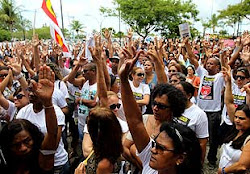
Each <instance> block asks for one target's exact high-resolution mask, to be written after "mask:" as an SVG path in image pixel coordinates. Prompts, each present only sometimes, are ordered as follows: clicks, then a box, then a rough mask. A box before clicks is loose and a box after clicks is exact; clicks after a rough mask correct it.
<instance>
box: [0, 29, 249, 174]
mask: <svg viewBox="0 0 250 174" xmlns="http://www.w3.org/2000/svg"><path fill="white" fill-rule="evenodd" d="M86 47H87V48H86ZM69 48H70V49H71V52H72V55H71V56H68V57H67V56H66V54H64V53H63V52H62V49H61V48H60V47H59V46H58V45H57V44H55V43H52V44H48V43H46V42H42V40H39V37H38V35H34V36H33V39H32V41H30V42H28V41H26V42H15V43H11V44H9V43H7V42H3V43H1V44H0V90H1V91H0V119H1V124H0V139H1V141H0V171H1V173H11V174H12V173H13V174H19V173H54V174H70V173H75V174H84V173H86V174H94V173H97V174H108V173H119V174H123V173H124V174H129V173H133V174H140V173H142V174H150V173H152V174H153V173H160V174H165V173H167V174H176V173H177V174H183V173H194V174H201V173H203V172H204V169H203V166H204V165H205V163H207V164H206V165H208V167H209V169H211V170H216V169H218V170H217V173H218V174H226V173H244V172H245V173H247V172H249V171H250V158H249V156H250V141H249V140H250V108H249V107H250V34H248V32H244V33H243V34H242V36H240V37H238V38H237V39H236V40H235V42H234V45H227V44H226V43H225V42H224V39H211V40H205V39H193V40H191V39H190V38H188V37H186V38H181V39H178V38H177V39H158V38H155V39H154V41H151V42H145V41H144V40H140V39H134V38H133V32H132V30H129V32H128V35H127V37H126V38H125V40H124V45H123V46H120V45H119V44H118V43H117V42H116V41H113V40H112V38H111V33H110V32H109V31H108V30H106V31H105V32H104V33H96V34H95V35H94V46H89V47H88V46H86V44H85V43H84V42H83V43H75V44H71V45H69ZM85 50H89V52H90V54H91V57H92V58H91V59H89V57H88V58H87V57H85ZM69 137H70V138H69ZM219 149H221V152H220V153H219ZM218 158H219V159H218ZM72 159H74V160H72ZM206 161H207V162H206Z"/></svg>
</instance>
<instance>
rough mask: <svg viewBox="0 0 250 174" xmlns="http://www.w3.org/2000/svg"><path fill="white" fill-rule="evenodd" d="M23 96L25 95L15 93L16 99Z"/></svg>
mask: <svg viewBox="0 0 250 174" xmlns="http://www.w3.org/2000/svg"><path fill="white" fill-rule="evenodd" d="M24 96H25V95H23V94H17V95H16V96H15V97H16V99H17V100H20V99H22V98H23V97H24Z"/></svg>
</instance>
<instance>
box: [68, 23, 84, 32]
mask: <svg viewBox="0 0 250 174" xmlns="http://www.w3.org/2000/svg"><path fill="white" fill-rule="evenodd" d="M70 27H71V29H72V30H75V31H76V34H77V35H78V32H79V31H81V30H82V29H83V25H82V24H81V23H80V21H78V20H73V21H72V22H71V24H70Z"/></svg>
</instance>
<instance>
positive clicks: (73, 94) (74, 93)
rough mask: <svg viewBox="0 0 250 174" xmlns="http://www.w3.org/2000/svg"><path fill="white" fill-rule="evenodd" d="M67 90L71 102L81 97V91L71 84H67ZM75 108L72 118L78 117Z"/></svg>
mask: <svg viewBox="0 0 250 174" xmlns="http://www.w3.org/2000/svg"><path fill="white" fill-rule="evenodd" d="M68 90H69V98H70V99H71V100H74V101H75V99H77V98H80V97H81V89H79V88H78V87H76V86H74V85H73V84H71V83H69V82H68ZM77 110H78V109H77V108H76V107H75V110H74V112H73V117H78V112H77Z"/></svg>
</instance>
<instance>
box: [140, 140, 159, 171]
mask: <svg viewBox="0 0 250 174" xmlns="http://www.w3.org/2000/svg"><path fill="white" fill-rule="evenodd" d="M151 147H152V139H150V141H149V142H148V145H147V146H146V147H145V148H144V149H143V150H142V151H141V153H138V152H137V150H136V155H137V156H138V157H139V158H140V159H141V162H142V167H143V169H142V174H158V171H157V170H155V169H152V168H151V167H150V166H149V162H150V158H151V151H150V150H151Z"/></svg>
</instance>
